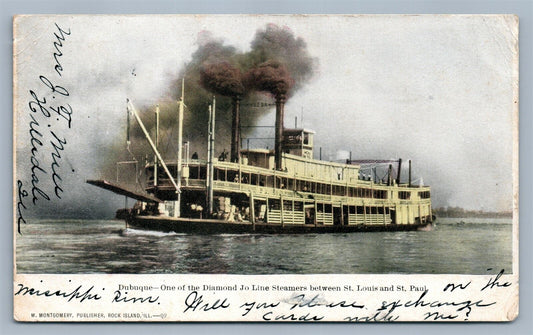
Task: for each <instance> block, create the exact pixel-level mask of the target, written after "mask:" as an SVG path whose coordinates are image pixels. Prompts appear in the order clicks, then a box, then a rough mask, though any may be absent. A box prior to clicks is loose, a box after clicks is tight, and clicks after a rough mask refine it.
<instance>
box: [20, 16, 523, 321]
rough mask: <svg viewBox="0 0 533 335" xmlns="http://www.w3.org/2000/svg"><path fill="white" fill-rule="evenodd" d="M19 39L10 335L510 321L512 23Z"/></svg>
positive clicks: (146, 29) (513, 265)
mask: <svg viewBox="0 0 533 335" xmlns="http://www.w3.org/2000/svg"><path fill="white" fill-rule="evenodd" d="M13 34H14V36H13V64H14V68H13V94H14V99H13V100H14V105H13V111H14V116H13V119H14V125H13V127H14V128H13V134H14V141H13V143H14V148H13V157H14V158H13V170H14V176H13V239H14V260H13V262H14V278H13V281H14V283H13V290H14V292H13V299H14V311H13V313H14V318H15V319H16V320H18V321H29V322H58V321H68V322H73V321H74V322H78V321H79V322H88V321H91V322H93V321H100V322H115V321H146V322H166V321H232V322H235V321H238V322H241V321H242V322H248V321H253V322H256V321H265V322H269V321H272V322H288V321H300V322H301V321H314V322H332V321H335V322H391V321H427V322H429V321H432V322H435V321H438V322H464V321H511V320H514V319H515V318H516V317H517V315H518V302H519V301H518V292H519V288H518V286H519V284H518V283H519V268H518V200H519V199H518V65H519V62H518V17H517V16H515V15H19V16H16V17H14V19H13Z"/></svg>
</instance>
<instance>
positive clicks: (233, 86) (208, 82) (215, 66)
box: [200, 61, 244, 97]
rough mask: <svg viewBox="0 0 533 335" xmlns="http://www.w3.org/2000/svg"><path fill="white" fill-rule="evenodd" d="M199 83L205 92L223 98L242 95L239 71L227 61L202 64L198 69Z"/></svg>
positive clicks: (242, 87) (242, 89) (242, 86)
mask: <svg viewBox="0 0 533 335" xmlns="http://www.w3.org/2000/svg"><path fill="white" fill-rule="evenodd" d="M200 81H201V84H202V86H203V87H205V88H206V89H207V90H209V91H212V92H214V93H217V94H220V95H223V96H229V97H235V96H241V95H243V94H244V85H243V83H242V73H241V71H240V70H239V69H237V68H236V67H234V66H232V65H231V64H230V63H229V62H227V61H222V62H218V63H204V64H203V65H202V67H201V68H200Z"/></svg>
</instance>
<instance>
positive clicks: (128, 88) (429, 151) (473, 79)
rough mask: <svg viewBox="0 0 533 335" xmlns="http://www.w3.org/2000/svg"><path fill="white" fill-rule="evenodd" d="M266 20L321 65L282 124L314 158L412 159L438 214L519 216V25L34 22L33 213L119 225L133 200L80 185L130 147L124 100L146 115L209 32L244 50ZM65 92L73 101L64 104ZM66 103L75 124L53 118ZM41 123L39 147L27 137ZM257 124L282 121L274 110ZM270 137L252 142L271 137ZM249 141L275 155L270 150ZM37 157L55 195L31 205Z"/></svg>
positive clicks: (243, 19) (25, 149) (21, 108)
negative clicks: (453, 210) (118, 215)
mask: <svg viewBox="0 0 533 335" xmlns="http://www.w3.org/2000/svg"><path fill="white" fill-rule="evenodd" d="M55 24H57V26H56V25H55ZM267 24H275V25H277V26H278V27H281V28H282V29H288V30H290V31H291V32H292V34H294V36H295V37H297V38H301V39H303V40H304V41H305V43H306V47H307V51H308V53H309V55H310V56H312V57H313V58H314V59H315V61H316V62H315V63H316V64H315V68H314V70H313V75H312V77H311V79H310V80H309V81H307V82H306V83H305V84H304V85H303V86H302V87H301V88H300V89H299V90H297V91H296V92H294V94H293V95H292V96H291V97H290V99H289V100H288V102H287V104H286V107H285V111H286V117H285V124H286V126H292V125H293V124H294V118H295V117H297V118H298V123H299V125H300V126H301V125H302V122H303V126H304V127H305V128H308V129H312V130H314V131H315V132H316V134H315V152H316V153H317V152H318V148H319V147H321V148H322V152H323V158H325V159H331V160H335V159H336V158H338V157H341V156H343V155H345V154H346V152H352V157H353V158H354V159H396V158H402V159H403V160H404V161H407V160H409V159H411V160H412V162H413V175H414V179H418V178H422V179H423V182H424V184H426V185H430V186H431V187H432V202H433V207H441V206H459V207H463V208H466V209H480V210H486V211H501V210H505V211H508V210H511V208H512V206H513V175H512V171H513V148H514V147H513V132H514V131H516V124H515V122H516V117H517V111H516V108H517V104H516V103H515V101H516V102H517V101H518V97H517V88H518V86H517V85H518V74H517V73H518V72H517V71H518V65H517V62H518V59H517V57H518V56H517V52H518V50H517V48H518V45H517V35H518V32H517V22H516V21H515V19H514V17H513V16H490V15H487V16H449V15H441V16H390V15H385V16H283V15H278V16H254V15H252V16H224V15H217V16H210V15H198V16H170V15H168V16H55V17H54V16H50V17H43V16H40V17H31V16H27V17H19V18H18V19H17V20H16V21H15V28H14V31H15V40H14V44H15V50H14V53H15V70H14V73H15V78H14V92H15V109H16V110H15V114H16V117H15V118H14V119H15V123H16V124H15V128H16V131H15V134H16V136H17V138H16V162H15V164H16V169H17V171H16V180H21V182H22V189H23V190H26V191H28V192H30V194H29V195H28V197H26V198H24V199H23V200H24V203H25V205H26V207H28V208H27V213H28V215H30V213H32V211H33V212H37V213H39V215H43V216H46V215H54V214H56V215H57V213H63V215H65V216H70V217H72V216H73V215H76V214H79V215H80V216H83V217H95V218H96V217H102V216H103V217H108V216H112V215H113V213H114V210H115V209H116V208H118V207H121V206H123V205H124V199H123V198H122V197H120V196H116V195H113V194H111V193H109V192H107V191H104V190H100V189H97V188H95V187H94V186H91V185H88V184H86V183H85V180H87V179H96V178H100V177H102V176H101V173H102V166H103V165H105V164H106V163H108V162H109V161H110V160H114V159H115V157H110V153H113V152H114V151H112V148H116V147H114V146H120V145H122V146H123V147H124V148H125V145H124V144H122V143H123V142H124V138H125V116H126V99H127V98H129V99H131V100H132V102H133V103H134V104H135V106H137V107H138V108H139V109H143V108H146V107H148V106H153V105H154V104H156V103H158V101H160V100H162V99H168V96H169V88H170V87H172V83H173V82H174V81H176V80H177V77H178V74H179V73H180V70H182V69H183V67H184V66H185V65H186V64H188V63H189V62H190V61H191V57H192V54H193V53H194V52H195V51H196V50H197V49H198V46H199V45H200V44H201V42H202V38H205V36H206V34H207V35H210V36H212V37H213V38H215V39H217V40H219V41H222V42H223V43H224V45H228V46H233V47H234V48H235V49H236V50H237V51H238V52H242V53H245V52H247V51H249V50H250V47H251V46H250V43H251V41H252V40H253V39H254V36H255V34H256V32H257V30H258V29H264V28H265V27H266V25H267ZM58 27H60V28H61V29H62V30H64V31H66V32H67V31H69V30H70V35H66V34H64V37H65V38H64V40H63V41H61V42H62V43H61V44H62V45H61V46H57V43H56V45H54V42H57V41H58V39H57V37H56V36H54V34H60V33H59V28H58ZM58 50H59V51H60V53H61V55H60V56H57V55H56V57H55V58H54V52H55V53H56V54H57V53H58V52H59V51H58ZM56 59H57V60H56ZM58 63H59V64H60V65H61V70H59V71H57V67H56V65H57V64H58ZM58 72H59V73H60V74H61V75H59V73H58ZM40 76H45V77H46V78H47V79H48V80H49V81H50V82H51V83H52V84H53V86H52V87H55V89H56V91H55V92H52V90H51V89H50V87H48V86H46V85H45V84H44V83H43V80H41V79H40ZM60 87H62V88H65V89H66V90H68V94H69V95H68V96H65V95H61V94H59V91H60ZM186 87H187V83H186ZM30 91H33V92H34V93H35V95H36V96H37V97H38V98H39V99H41V101H42V99H46V100H47V103H43V104H42V105H45V106H47V107H48V109H47V110H49V111H52V113H51V116H50V117H47V116H45V115H44V114H43V113H42V112H41V111H40V110H38V111H37V112H32V111H31V109H30V105H29V103H30V102H31V101H32V100H34V97H33V96H32V94H31V92H30ZM185 94H186V97H187V94H188V92H185ZM186 99H187V98H186ZM268 99H269V97H267V96H265V100H268ZM67 104H68V105H70V106H71V108H72V114H71V127H70V128H68V126H67V122H66V121H67V120H66V119H65V118H63V117H62V116H61V115H56V114H54V113H53V109H51V108H50V107H54V109H55V108H57V106H60V105H61V106H67ZM33 106H34V107H35V104H34V105H33ZM242 112H243V113H246V112H250V111H247V110H246V108H243V110H242ZM32 116H33V117H34V119H35V121H36V123H39V125H38V126H36V125H35V123H34V124H33V126H34V128H35V129H37V130H39V132H40V134H41V135H42V137H39V139H40V140H41V142H42V143H43V145H42V146H39V145H38V144H36V142H35V141H34V142H31V141H30V140H31V133H30V131H29V130H30V127H31V121H32V119H31V117H32ZM55 116H58V117H55ZM63 116H65V115H64V114H63ZM257 124H258V125H273V124H274V109H273V108H272V109H271V110H269V111H267V112H266V113H264V114H263V115H262V116H261V117H260V118H259V120H258V121H257ZM206 127H207V125H206ZM228 131H229V130H228ZM268 131H270V130H268V129H267V128H265V129H263V128H258V129H257V130H256V131H255V132H254V133H252V134H251V135H250V136H251V137H269V136H270V135H269V134H268ZM52 132H53V133H52ZM53 134H55V135H56V137H57V138H59V139H62V140H64V141H65V142H66V143H65V144H64V145H63V147H64V149H63V150H59V151H56V153H59V154H60V156H61V158H58V157H57V155H56V162H57V163H58V164H57V165H56V166H55V168H56V169H55V171H56V172H57V174H56V177H57V176H60V178H61V179H60V180H59V186H60V187H61V188H62V192H59V194H60V196H61V199H59V198H58V197H57V196H55V195H54V191H53V190H54V183H53V179H52V177H53V172H54V171H52V167H53V163H54V160H53V159H54V156H53V155H52V153H53V150H54V146H53V145H52V144H51V142H54V141H55V142H56V143H57V138H56V139H54V136H53ZM33 135H34V137H36V136H37V135H35V132H34V133H33ZM515 135H516V134H515ZM272 142H273V141H272ZM32 143H33V144H34V145H35V146H36V149H37V150H34V151H33V154H32V151H31V149H32ZM217 145H219V147H222V146H224V147H226V148H228V149H229V145H227V144H226V143H218V144H217ZM254 145H264V146H269V147H270V148H272V147H273V143H269V142H268V141H267V140H264V141H256V142H255V144H254ZM111 156H112V155H111ZM32 158H33V161H32ZM117 159H119V160H122V159H124V157H117ZM35 161H38V162H39V163H38V164H39V166H41V167H42V168H43V170H45V171H46V173H44V172H40V171H36V170H35V169H34V172H36V173H34V176H33V177H36V178H38V179H39V181H38V182H37V183H35V178H34V179H33V180H34V184H36V185H37V186H38V187H42V190H44V192H45V193H46V194H47V195H49V197H50V198H51V199H50V201H48V200H45V199H43V197H39V195H38V194H37V198H38V199H37V201H36V204H32V203H31V200H32V195H31V190H32V170H31V167H32V166H35V164H34V163H35ZM106 177H107V178H114V177H115V176H106ZM56 181H58V180H57V178H56ZM130 204H131V201H130Z"/></svg>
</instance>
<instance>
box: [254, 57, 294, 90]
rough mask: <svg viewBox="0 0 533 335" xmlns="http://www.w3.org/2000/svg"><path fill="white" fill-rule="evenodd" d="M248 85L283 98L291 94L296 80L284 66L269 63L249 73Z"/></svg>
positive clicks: (260, 65)
mask: <svg viewBox="0 0 533 335" xmlns="http://www.w3.org/2000/svg"><path fill="white" fill-rule="evenodd" d="M246 83H247V85H248V86H249V87H250V88H252V89H254V90H257V91H264V92H269V93H272V95H274V96H275V97H281V96H286V95H287V94H288V93H289V91H290V89H291V88H292V86H293V85H294V80H293V79H292V77H291V75H290V74H289V71H288V70H287V68H286V67H285V66H284V65H283V64H281V63H279V62H277V61H267V62H265V63H262V64H259V66H257V67H255V68H253V69H251V70H250V71H249V72H248V73H247V75H246Z"/></svg>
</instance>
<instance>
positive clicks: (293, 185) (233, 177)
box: [189, 166, 387, 199]
mask: <svg viewBox="0 0 533 335" xmlns="http://www.w3.org/2000/svg"><path fill="white" fill-rule="evenodd" d="M189 178H190V179H206V178H207V169H206V167H205V166H191V168H190V170H189ZM213 180H218V181H229V182H236V183H238V182H239V171H237V170H229V169H228V170H227V169H219V168H214V172H213ZM240 182H241V184H248V185H256V186H265V187H271V188H279V189H287V190H291V191H298V192H311V193H316V194H327V195H337V196H349V197H358V198H374V199H387V191H386V190H372V189H368V188H360V187H346V186H343V185H331V184H325V183H317V182H310V181H306V180H301V179H293V178H286V177H279V176H276V177H274V176H272V175H260V174H257V173H250V172H241V176H240Z"/></svg>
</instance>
